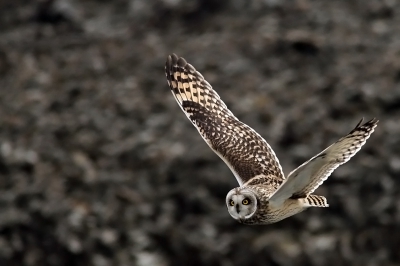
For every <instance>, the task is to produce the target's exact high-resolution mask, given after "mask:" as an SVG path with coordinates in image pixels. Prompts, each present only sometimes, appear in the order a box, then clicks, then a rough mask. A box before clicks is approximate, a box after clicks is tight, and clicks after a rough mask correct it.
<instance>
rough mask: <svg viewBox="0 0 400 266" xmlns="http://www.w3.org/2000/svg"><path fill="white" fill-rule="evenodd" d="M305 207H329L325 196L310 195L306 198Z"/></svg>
mask: <svg viewBox="0 0 400 266" xmlns="http://www.w3.org/2000/svg"><path fill="white" fill-rule="evenodd" d="M304 205H305V207H323V208H325V207H329V204H328V201H327V200H326V198H325V197H324V196H318V195H309V196H307V198H304Z"/></svg>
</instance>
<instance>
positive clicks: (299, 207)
mask: <svg viewBox="0 0 400 266" xmlns="http://www.w3.org/2000/svg"><path fill="white" fill-rule="evenodd" d="M165 73H166V76H167V80H168V84H169V86H170V88H171V91H172V94H173V95H174V97H175V99H176V101H177V102H178V104H179V106H180V107H181V108H182V110H183V112H184V113H185V114H186V116H187V117H188V118H189V120H190V121H191V122H192V124H193V125H194V126H195V127H196V128H197V130H198V131H199V133H200V135H201V136H202V137H203V139H204V140H205V141H206V142H207V144H208V145H209V146H210V148H211V149H212V150H213V151H214V152H215V153H216V154H218V156H219V157H221V159H222V160H223V161H224V162H225V163H226V164H227V165H228V167H229V168H230V169H231V171H232V172H233V174H234V175H235V177H236V179H237V181H238V182H239V185H240V186H239V187H237V188H234V189H232V190H231V191H229V193H228V195H227V196H226V205H227V207H228V211H229V214H230V215H231V216H232V217H233V218H234V219H235V220H237V221H239V222H241V223H244V224H270V223H275V222H278V221H280V220H282V219H285V218H287V217H289V216H292V215H294V214H297V213H299V212H301V211H303V210H305V209H307V208H309V207H328V203H327V201H326V198H325V197H323V196H319V195H313V194H312V193H313V192H314V190H315V189H317V188H318V187H319V186H320V185H321V184H322V183H323V182H324V181H325V180H326V179H327V178H328V177H329V175H330V174H331V173H332V172H333V171H334V170H335V169H336V168H337V167H338V166H339V165H341V164H344V163H346V162H347V161H348V160H350V158H351V157H352V156H354V154H356V153H357V152H358V151H359V150H360V149H361V147H362V146H363V145H364V144H365V142H366V140H367V139H368V138H369V136H370V135H371V134H372V132H373V131H374V128H375V127H376V125H377V123H378V120H377V119H372V120H370V121H368V122H366V123H365V124H361V123H362V120H361V121H360V122H359V123H358V124H357V126H356V127H355V128H354V129H353V130H352V131H351V132H350V133H349V134H347V135H346V136H345V137H343V138H341V139H339V140H338V141H337V142H335V143H334V144H332V145H331V146H329V147H328V148H326V149H325V150H323V151H322V152H321V153H319V154H317V155H316V156H314V157H313V158H311V159H310V160H308V161H307V162H305V163H303V164H302V165H300V166H299V167H298V168H297V169H295V170H294V171H292V172H291V173H290V174H289V176H288V177H287V178H286V179H285V176H284V174H283V172H282V168H281V166H280V164H279V161H278V158H277V157H276V155H275V153H274V151H273V150H272V149H271V147H270V146H269V145H268V143H267V142H266V141H265V140H264V139H263V138H262V137H261V136H260V135H259V134H258V133H257V132H255V131H254V130H253V129H252V128H250V127H249V126H247V125H246V124H244V123H242V122H241V121H239V120H238V119H237V118H236V117H235V116H234V115H233V114H232V112H231V111H230V110H229V109H228V108H227V107H226V105H225V104H224V102H223V101H222V100H221V98H220V97H219V96H218V94H217V93H216V92H215V91H214V90H213V89H212V87H211V85H210V84H209V83H208V82H207V81H206V80H205V79H204V77H203V76H202V75H201V74H200V73H199V72H198V71H196V69H195V68H194V67H193V66H192V65H190V64H188V63H187V62H186V61H185V59H183V58H178V57H177V56H176V55H175V54H172V55H170V56H168V59H167V62H166V65H165Z"/></svg>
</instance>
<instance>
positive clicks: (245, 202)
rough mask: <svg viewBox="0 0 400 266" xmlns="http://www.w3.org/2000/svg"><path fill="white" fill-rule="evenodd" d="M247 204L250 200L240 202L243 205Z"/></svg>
mask: <svg viewBox="0 0 400 266" xmlns="http://www.w3.org/2000/svg"><path fill="white" fill-rule="evenodd" d="M249 203H250V200H248V199H244V200H242V204H243V205H248V204H249Z"/></svg>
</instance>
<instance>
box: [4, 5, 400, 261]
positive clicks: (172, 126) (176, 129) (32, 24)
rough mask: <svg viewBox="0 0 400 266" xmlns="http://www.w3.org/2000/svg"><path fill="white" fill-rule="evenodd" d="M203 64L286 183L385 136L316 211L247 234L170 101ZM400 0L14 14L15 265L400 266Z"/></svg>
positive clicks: (10, 210)
mask: <svg viewBox="0 0 400 266" xmlns="http://www.w3.org/2000/svg"><path fill="white" fill-rule="evenodd" d="M173 52H174V53H177V54H178V55H179V56H183V57H185V58H186V60H187V61H188V62H190V63H191V64H193V65H194V66H195V67H196V68H197V69H198V70H199V71H200V72H201V73H202V74H203V75H204V76H205V77H206V79H207V80H208V81H209V82H210V83H211V84H212V85H213V87H214V88H215V89H216V90H217V91H218V93H219V94H220V95H221V97H222V99H223V100H224V101H225V102H226V104H227V105H228V106H229V108H230V109H231V110H232V111H233V113H234V114H236V115H237V117H238V118H239V119H241V120H243V121H244V122H245V123H247V124H248V125H250V126H251V127H253V128H254V129H256V130H257V131H258V132H259V133H260V134H261V135H262V136H263V137H264V138H265V139H266V140H267V141H268V142H269V143H270V144H271V146H272V147H273V148H274V150H275V152H276V154H277V155H278V157H279V158H280V162H281V163H282V165H283V168H284V172H285V174H288V173H289V172H290V171H291V170H292V169H294V168H295V167H296V166H298V165H299V164H301V163H302V162H304V161H305V160H307V159H309V158H310V157H312V156H313V155H315V154H316V153H318V152H320V151H321V150H322V149H324V148H325V147H327V146H328V145H329V144H331V143H332V142H334V141H335V140H337V139H338V138H339V137H341V136H343V135H345V134H347V133H348V132H349V131H350V130H351V129H352V128H353V127H354V126H355V125H356V124H357V122H358V121H359V120H360V119H361V118H362V117H365V118H366V119H368V120H369V119H371V118H373V117H377V118H378V119H380V123H379V125H378V127H377V129H376V132H375V133H374V134H373V135H372V137H371V138H370V139H369V140H368V142H367V144H366V145H365V146H364V148H363V149H362V150H361V151H360V153H359V154H357V155H356V156H355V157H354V158H353V159H352V160H351V161H350V162H349V163H348V164H346V165H344V166H342V167H341V168H339V169H338V170H337V171H335V173H334V174H333V176H332V177H331V178H330V179H328V180H327V181H326V182H325V183H324V185H323V186H322V187H321V188H319V189H318V191H317V192H318V194H321V195H324V196H326V197H327V199H328V202H329V204H330V208H328V209H318V208H314V209H310V210H307V211H305V212H303V213H301V214H299V215H296V216H293V217H291V218H289V219H286V220H284V221H282V222H279V223H277V224H273V225H268V226H245V225H241V224H239V223H237V222H236V221H234V220H233V219H232V218H231V217H230V216H229V214H228V212H227V210H226V206H225V196H226V193H227V192H228V191H229V190H230V189H231V188H233V187H235V186H237V183H236V180H235V178H234V177H233V175H232V174H231V172H230V171H229V169H228V167H226V166H225V164H224V163H223V162H222V161H221V160H220V159H219V158H218V157H217V156H216V155H215V154H214V153H213V152H212V151H211V150H210V149H209V148H208V146H207V145H206V144H205V143H204V141H203V140H202V139H201V137H200V136H199V135H198V133H197V131H196V130H195V128H194V127H193V126H192V125H191V123H190V122H189V121H188V120H187V119H186V118H185V116H184V114H183V113H182V112H181V110H180V108H179V107H178V105H177V104H176V102H175V100H174V98H173V97H172V95H171V93H170V91H169V88H168V86H167V82H166V79H165V75H164V62H165V59H166V57H167V55H168V54H170V53H173ZM399 121H400V4H399V3H398V2H397V1H394V0H387V1H361V0H360V1H348V0H342V1H339V0H338V1H319V0H314V1H311V0H297V1H290V0H287V1H279V0H263V1H262V0H249V1H239V0H231V1H211V0H155V1H149V0H117V1H111V0H110V1H106V0H97V1H95V0H85V1H79V0H57V1H32V0H25V1H23V0H17V1H6V0H3V1H0V175H1V178H0V265H1V266H3V265H6V266H8V265H10V266H14V265H27V266H29V265H54V266H56V265H57V266H62V265H77V266H83V265H85V266H86V265H95V266H106V265H121V266H128V265H138V266H146V265H153V266H169V265H190V266H197V265H208V266H214V265H222V266H236V265H243V266H244V265H256V266H258V265H260V266H261V265H363V266H364V265H367V266H372V265H399V264H400V253H399V251H400V196H399V192H400V179H399V174H400V123H399Z"/></svg>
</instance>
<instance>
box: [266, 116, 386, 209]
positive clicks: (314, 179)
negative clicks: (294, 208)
mask: <svg viewBox="0 0 400 266" xmlns="http://www.w3.org/2000/svg"><path fill="white" fill-rule="evenodd" d="M362 121H363V120H362V119H361V121H360V122H359V123H358V124H357V126H356V127H355V128H354V129H353V130H352V131H351V132H350V133H349V134H347V136H345V137H343V138H341V139H339V140H338V141H337V142H335V143H334V144H332V145H331V146H329V147H328V148H326V149H325V150H324V151H322V152H321V153H319V154H317V155H316V156H314V157H313V158H311V159H310V160H308V161H307V162H305V163H303V164H302V165H300V166H299V167H298V168H297V169H295V170H294V171H292V172H291V173H290V174H289V175H288V177H287V179H286V180H285V182H284V183H283V184H282V185H281V186H280V187H279V188H278V189H277V191H276V192H275V193H274V194H273V195H272V197H271V198H270V201H275V202H280V201H283V200H285V199H287V198H290V197H292V198H303V197H307V196H308V195H310V194H311V193H313V192H314V190H315V189H317V188H318V187H319V186H320V185H321V184H322V183H323V182H324V181H325V180H326V179H327V178H328V177H329V176H330V175H331V173H332V172H333V171H334V170H335V169H336V168H338V167H339V166H340V165H342V164H344V163H346V162H347V161H349V160H350V158H351V157H353V156H354V155H355V154H356V153H357V152H358V151H359V150H360V149H361V147H362V146H363V145H364V144H365V142H366V141H367V139H368V138H369V137H370V135H371V134H372V133H373V132H374V129H375V127H376V126H377V124H378V120H377V119H375V118H374V119H372V120H370V121H368V122H366V123H365V124H363V125H361V123H362Z"/></svg>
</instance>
